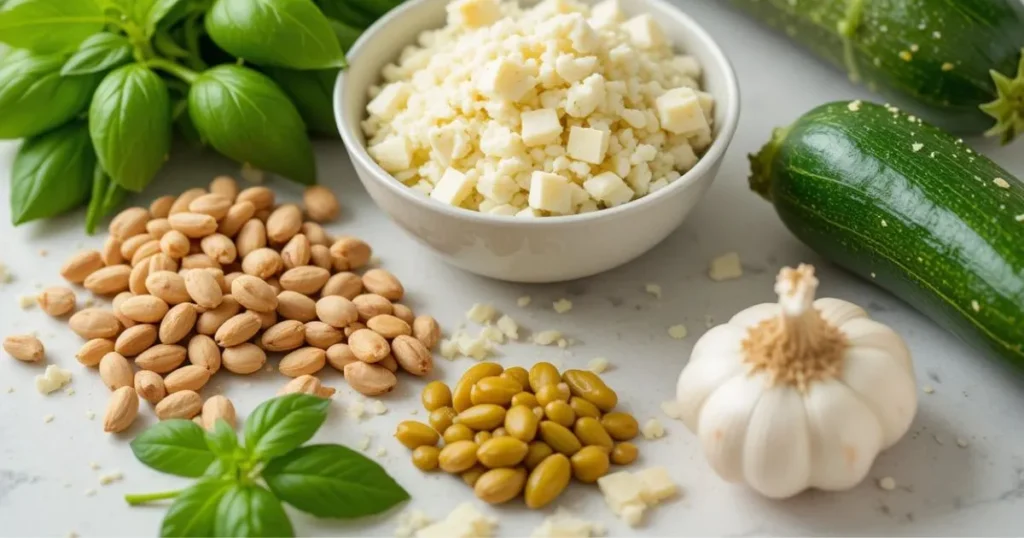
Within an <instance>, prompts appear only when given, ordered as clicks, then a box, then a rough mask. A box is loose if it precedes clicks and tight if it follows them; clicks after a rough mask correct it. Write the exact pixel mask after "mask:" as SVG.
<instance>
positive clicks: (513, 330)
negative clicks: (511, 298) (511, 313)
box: [495, 315, 519, 340]
mask: <svg viewBox="0 0 1024 538" xmlns="http://www.w3.org/2000/svg"><path fill="white" fill-rule="evenodd" d="M495 326H496V327H498V330H499V331H501V332H502V333H503V334H504V335H505V336H507V337H508V339H509V340H518V339H519V324H518V323H516V321H515V320H514V319H512V318H510V317H508V316H507V315H505V316H501V317H500V318H498V322H497V323H496V324H495Z"/></svg>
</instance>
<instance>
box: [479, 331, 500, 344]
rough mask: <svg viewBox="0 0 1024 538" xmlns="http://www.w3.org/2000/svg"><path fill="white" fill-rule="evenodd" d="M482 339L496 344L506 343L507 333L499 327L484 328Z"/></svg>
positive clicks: (481, 334) (481, 333)
mask: <svg viewBox="0 0 1024 538" xmlns="http://www.w3.org/2000/svg"><path fill="white" fill-rule="evenodd" d="M480 338H483V339H485V340H488V341H490V342H494V343H495V344H504V343H505V333H503V332H501V329H499V328H497V327H484V328H483V329H481V330H480Z"/></svg>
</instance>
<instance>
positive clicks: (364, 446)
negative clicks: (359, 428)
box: [358, 436, 370, 452]
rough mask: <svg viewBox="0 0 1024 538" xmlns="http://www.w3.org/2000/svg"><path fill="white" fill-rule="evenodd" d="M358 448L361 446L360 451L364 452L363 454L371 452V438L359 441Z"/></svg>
mask: <svg viewBox="0 0 1024 538" xmlns="http://www.w3.org/2000/svg"><path fill="white" fill-rule="evenodd" d="M358 446H359V450H362V451H363V452H366V451H367V450H369V449H370V437H369V436H364V437H363V438H362V439H360V440H359V445H358Z"/></svg>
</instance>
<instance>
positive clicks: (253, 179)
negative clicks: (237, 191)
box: [240, 163, 265, 183]
mask: <svg viewBox="0 0 1024 538" xmlns="http://www.w3.org/2000/svg"><path fill="white" fill-rule="evenodd" d="M240 175H241V176H242V179H244V180H246V181H248V182H249V183H263V180H264V179H265V176H264V173H263V170H260V169H259V168H256V167H255V166H253V165H251V164H249V163H242V171H241V173H240Z"/></svg>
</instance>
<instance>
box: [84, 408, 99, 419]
mask: <svg viewBox="0 0 1024 538" xmlns="http://www.w3.org/2000/svg"><path fill="white" fill-rule="evenodd" d="M85 418H87V419H89V420H92V419H94V418H96V413H94V412H92V411H91V410H89V411H86V412H85Z"/></svg>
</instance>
